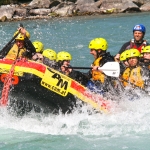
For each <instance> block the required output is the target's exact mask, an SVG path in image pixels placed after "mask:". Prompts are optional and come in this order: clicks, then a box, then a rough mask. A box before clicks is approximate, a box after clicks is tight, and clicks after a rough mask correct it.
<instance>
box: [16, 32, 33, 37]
mask: <svg viewBox="0 0 150 150" xmlns="http://www.w3.org/2000/svg"><path fill="white" fill-rule="evenodd" d="M18 32H19V31H16V32H15V33H14V36H15V35H16V34H18ZM23 36H24V35H23ZM26 36H27V37H28V38H30V33H29V32H28V31H26Z"/></svg>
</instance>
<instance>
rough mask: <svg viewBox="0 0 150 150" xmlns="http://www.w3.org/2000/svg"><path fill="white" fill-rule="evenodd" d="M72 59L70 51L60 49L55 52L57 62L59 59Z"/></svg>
mask: <svg viewBox="0 0 150 150" xmlns="http://www.w3.org/2000/svg"><path fill="white" fill-rule="evenodd" d="M71 59H72V56H71V54H70V53H68V52H66V51H61V52H59V53H58V54H57V60H56V61H57V62H58V61H59V60H60V61H63V60H71Z"/></svg>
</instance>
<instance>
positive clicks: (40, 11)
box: [29, 8, 51, 16]
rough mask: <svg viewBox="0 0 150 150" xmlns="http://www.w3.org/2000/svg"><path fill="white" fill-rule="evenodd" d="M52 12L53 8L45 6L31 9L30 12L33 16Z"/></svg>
mask: <svg viewBox="0 0 150 150" xmlns="http://www.w3.org/2000/svg"><path fill="white" fill-rule="evenodd" d="M50 12H51V9H45V8H41V9H31V10H30V11H29V14H30V15H31V16H33V15H46V16H47V15H48V14H49V13H50Z"/></svg>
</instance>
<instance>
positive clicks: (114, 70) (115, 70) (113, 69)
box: [67, 62, 120, 77]
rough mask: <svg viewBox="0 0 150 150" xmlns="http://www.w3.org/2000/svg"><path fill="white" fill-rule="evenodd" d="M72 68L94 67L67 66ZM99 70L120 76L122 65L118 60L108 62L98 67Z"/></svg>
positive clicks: (113, 75) (108, 74)
mask: <svg viewBox="0 0 150 150" xmlns="http://www.w3.org/2000/svg"><path fill="white" fill-rule="evenodd" d="M67 68H72V69H92V67H72V66H70V67H67ZM98 70H101V71H103V72H104V73H105V74H106V75H107V76H112V77H119V75H120V65H119V63H118V62H107V63H105V64H104V65H103V66H102V67H98Z"/></svg>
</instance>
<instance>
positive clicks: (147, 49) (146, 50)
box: [141, 45, 150, 53]
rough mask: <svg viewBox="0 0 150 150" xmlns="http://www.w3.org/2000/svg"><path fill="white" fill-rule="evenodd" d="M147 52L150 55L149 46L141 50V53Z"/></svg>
mask: <svg viewBox="0 0 150 150" xmlns="http://www.w3.org/2000/svg"><path fill="white" fill-rule="evenodd" d="M147 52H148V53H150V45H149V46H146V47H144V48H143V49H142V50H141V53H147Z"/></svg>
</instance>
